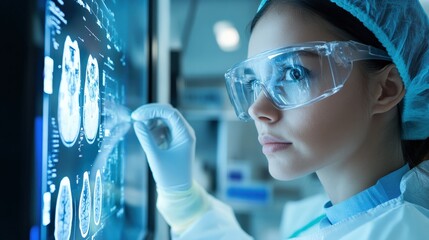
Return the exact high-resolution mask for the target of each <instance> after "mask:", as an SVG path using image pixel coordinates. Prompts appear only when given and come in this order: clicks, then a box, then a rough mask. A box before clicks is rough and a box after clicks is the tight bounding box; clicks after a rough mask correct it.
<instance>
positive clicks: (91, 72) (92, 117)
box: [83, 55, 100, 144]
mask: <svg viewBox="0 0 429 240" xmlns="http://www.w3.org/2000/svg"><path fill="white" fill-rule="evenodd" d="M99 85H100V84H99V70H98V62H97V59H96V58H95V57H92V56H91V55H89V57H88V64H87V65H86V74H85V87H84V98H83V129H84V132H85V138H86V140H87V141H88V143H90V144H92V143H93V142H94V140H95V137H96V136H97V131H98V126H99V116H100V113H99V112H100V108H99V103H100V92H99Z"/></svg>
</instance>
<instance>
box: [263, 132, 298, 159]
mask: <svg viewBox="0 0 429 240" xmlns="http://www.w3.org/2000/svg"><path fill="white" fill-rule="evenodd" d="M258 140H259V143H261V145H262V152H263V153H264V154H265V155H266V154H272V153H275V152H277V151H282V150H286V149H287V148H289V147H290V146H291V145H292V143H291V142H289V141H287V140H284V139H280V138H277V137H274V136H271V135H263V136H260V137H258Z"/></svg>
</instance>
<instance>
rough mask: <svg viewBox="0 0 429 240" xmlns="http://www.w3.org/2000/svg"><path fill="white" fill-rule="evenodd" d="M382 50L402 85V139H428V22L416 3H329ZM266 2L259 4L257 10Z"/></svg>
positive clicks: (374, 0)
mask: <svg viewBox="0 0 429 240" xmlns="http://www.w3.org/2000/svg"><path fill="white" fill-rule="evenodd" d="M330 1H331V2H334V3H336V4H337V5H338V6H339V7H341V8H343V9H344V10H346V11H348V12H349V13H351V14H352V15H353V16H355V17H356V18H357V19H359V20H360V21H361V22H362V23H363V24H364V25H365V26H366V27H367V28H368V29H369V30H370V31H372V32H373V33H374V35H375V36H376V37H377V38H378V40H379V41H380V42H381V44H383V46H384V47H385V48H386V50H387V52H388V53H389V55H390V56H391V57H392V60H393V62H394V63H395V65H396V67H397V68H398V71H399V73H400V75H401V77H402V80H403V82H404V85H405V91H406V92H405V97H404V100H403V105H402V114H401V117H402V119H401V120H402V139H404V140H422V139H426V138H428V137H429V20H428V16H427V14H426V13H425V11H424V10H423V8H422V6H421V4H420V2H419V1H418V0H383V1H380V0H330ZM266 2H267V0H263V1H261V3H260V5H259V8H258V11H259V10H260V9H262V8H263V7H264V5H265V3H266Z"/></svg>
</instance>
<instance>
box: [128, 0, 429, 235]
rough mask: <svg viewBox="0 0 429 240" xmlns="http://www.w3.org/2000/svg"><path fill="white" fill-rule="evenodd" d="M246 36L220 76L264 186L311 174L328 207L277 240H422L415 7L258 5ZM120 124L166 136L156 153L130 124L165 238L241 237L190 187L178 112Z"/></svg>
mask: <svg viewBox="0 0 429 240" xmlns="http://www.w3.org/2000/svg"><path fill="white" fill-rule="evenodd" d="M251 31H252V33H251V37H250V41H249V46H248V57H249V58H248V59H247V60H246V61H244V62H242V63H239V64H237V65H235V66H234V67H232V68H231V69H230V70H228V72H227V73H226V74H225V77H226V81H227V84H226V85H227V90H228V93H229V96H230V99H231V102H232V104H233V106H234V108H235V111H236V113H237V115H238V117H239V118H240V119H242V120H250V119H251V120H254V121H255V126H256V129H257V130H258V135H259V137H258V140H259V142H260V143H261V145H262V151H263V153H264V154H265V156H266V157H267V160H268V166H269V171H270V174H271V175H272V176H273V177H274V178H276V179H279V180H290V179H295V178H298V177H301V176H304V175H307V174H309V173H313V172H315V173H316V174H317V176H318V177H319V179H320V181H321V183H322V185H323V188H324V190H325V192H326V193H327V196H328V197H329V199H330V201H328V202H327V203H326V204H325V205H324V206H323V204H322V205H319V206H315V207H318V208H324V212H325V214H323V215H314V219H312V221H309V222H308V223H303V225H302V226H301V227H300V228H296V229H291V230H290V231H288V232H289V235H287V236H284V237H285V238H293V237H302V239H319V238H321V239H426V238H427V236H428V232H427V228H428V227H429V161H424V160H425V159H428V158H429V149H428V148H429V140H428V137H429V127H427V124H428V123H429V105H428V98H429V73H428V69H427V65H428V63H429V46H428V43H429V41H428V39H427V38H426V36H429V35H428V34H429V26H428V20H427V17H426V15H425V13H424V12H423V10H422V8H421V6H420V5H419V3H418V2H417V0H410V1H402V0H389V1H375V0H374V1H340V0H332V2H329V1H327V0H323V1H322V0H294V1H291V0H289V1H288V0H283V1H281V0H271V1H262V3H261V5H260V7H259V9H258V12H257V15H256V16H255V18H254V20H253V22H252V30H251ZM132 117H133V118H134V119H135V120H136V121H144V120H146V119H149V118H153V117H160V118H164V119H165V120H166V121H167V124H168V125H169V127H170V129H171V131H172V135H173V140H172V142H171V146H170V148H169V149H168V150H162V149H159V148H157V147H156V144H155V142H154V140H153V139H152V137H151V136H150V134H149V131H148V129H147V127H146V126H145V125H144V124H141V123H139V122H137V123H135V125H134V127H135V130H136V134H137V136H138V138H139V140H140V143H141V145H142V147H143V149H144V150H145V152H146V154H147V158H148V161H149V165H150V167H151V169H152V172H153V174H154V179H155V181H156V183H157V189H158V193H159V195H158V209H159V211H160V212H161V213H162V214H163V216H164V217H165V219H166V220H167V222H168V223H169V224H170V225H171V227H172V233H173V236H174V238H177V239H251V237H250V236H248V235H247V234H246V233H245V232H244V231H243V230H241V229H240V228H239V226H238V224H237V222H236V220H235V218H234V215H233V213H232V211H231V209H230V208H228V207H227V206H226V205H224V204H223V203H221V202H219V201H217V200H216V199H214V198H212V197H211V196H209V195H208V194H207V193H206V192H205V191H204V190H203V189H201V188H200V187H199V186H198V185H197V184H196V183H194V182H193V181H192V176H191V173H190V172H191V171H190V166H191V162H192V160H193V158H194V150H195V135H194V133H193V130H192V129H191V127H190V126H189V124H187V122H186V120H184V119H183V117H182V116H181V115H180V113H179V112H178V111H177V110H175V109H173V108H171V107H169V106H165V105H160V104H150V105H146V106H142V107H141V108H139V109H137V110H136V111H135V112H134V113H133V115H132ZM410 140H412V141H410ZM302 211H311V208H310V209H308V208H307V209H303V210H302ZM286 223H287V220H286Z"/></svg>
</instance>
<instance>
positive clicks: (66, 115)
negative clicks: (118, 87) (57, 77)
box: [58, 36, 81, 147]
mask: <svg viewBox="0 0 429 240" xmlns="http://www.w3.org/2000/svg"><path fill="white" fill-rule="evenodd" d="M80 84H81V83H80V52H79V46H78V43H77V41H76V40H74V41H72V40H71V38H70V37H69V36H67V37H66V40H65V43H64V50H63V59H62V67H61V82H60V89H59V94H58V98H59V99H58V126H59V132H60V136H61V141H62V142H63V144H64V145H65V146H67V147H71V146H73V144H74V143H75V142H76V139H77V137H78V135H79V130H80V122H81V116H80V106H79V95H80Z"/></svg>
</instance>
